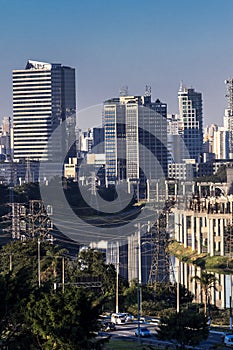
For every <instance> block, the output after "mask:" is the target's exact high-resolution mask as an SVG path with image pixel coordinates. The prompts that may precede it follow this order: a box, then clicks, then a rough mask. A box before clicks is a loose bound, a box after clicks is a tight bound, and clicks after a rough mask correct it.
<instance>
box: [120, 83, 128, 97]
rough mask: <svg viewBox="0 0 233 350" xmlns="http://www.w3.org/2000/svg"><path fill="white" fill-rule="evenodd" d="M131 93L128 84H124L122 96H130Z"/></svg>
mask: <svg viewBox="0 0 233 350" xmlns="http://www.w3.org/2000/svg"><path fill="white" fill-rule="evenodd" d="M128 95H129V88H128V86H127V85H124V86H122V87H121V89H120V96H128Z"/></svg>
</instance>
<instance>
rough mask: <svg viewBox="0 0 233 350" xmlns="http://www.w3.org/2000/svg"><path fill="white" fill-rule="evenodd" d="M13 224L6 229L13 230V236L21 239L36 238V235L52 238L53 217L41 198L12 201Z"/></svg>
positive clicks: (47, 238)
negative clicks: (19, 201)
mask: <svg viewBox="0 0 233 350" xmlns="http://www.w3.org/2000/svg"><path fill="white" fill-rule="evenodd" d="M10 205H11V209H12V210H11V214H10V215H11V225H10V226H9V227H8V228H7V229H6V230H8V231H9V230H11V234H12V238H13V239H19V240H26V239H34V238H36V237H39V238H42V239H46V240H52V235H51V230H52V228H53V225H52V222H51V219H50V217H49V215H48V214H47V211H48V208H47V210H46V209H45V207H44V204H43V202H42V201H41V200H30V201H29V203H28V205H26V204H25V203H15V202H13V203H10Z"/></svg>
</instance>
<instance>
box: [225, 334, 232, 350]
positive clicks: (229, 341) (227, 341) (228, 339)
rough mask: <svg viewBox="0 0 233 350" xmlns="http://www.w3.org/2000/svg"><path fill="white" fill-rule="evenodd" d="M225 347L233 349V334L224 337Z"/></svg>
mask: <svg viewBox="0 0 233 350" xmlns="http://www.w3.org/2000/svg"><path fill="white" fill-rule="evenodd" d="M224 345H225V346H227V347H230V348H233V334H227V335H225V337H224Z"/></svg>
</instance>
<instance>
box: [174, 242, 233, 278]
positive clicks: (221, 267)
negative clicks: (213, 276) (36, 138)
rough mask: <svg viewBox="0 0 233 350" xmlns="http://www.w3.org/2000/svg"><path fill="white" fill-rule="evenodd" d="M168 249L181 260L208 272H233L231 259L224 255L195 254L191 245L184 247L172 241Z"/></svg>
mask: <svg viewBox="0 0 233 350" xmlns="http://www.w3.org/2000/svg"><path fill="white" fill-rule="evenodd" d="M168 251H169V253H170V254H171V255H174V256H175V257H176V258H178V259H179V260H180V261H182V262H187V263H190V264H195V265H197V266H200V267H201V268H203V269H206V270H208V271H210V272H219V273H222V274H230V273H233V259H232V258H229V257H226V256H209V254H206V253H202V254H197V252H196V251H193V250H192V248H191V247H187V248H185V247H184V245H183V244H180V243H178V242H177V241H172V242H171V243H170V244H169V246H168Z"/></svg>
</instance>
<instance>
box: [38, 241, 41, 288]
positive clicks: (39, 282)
mask: <svg viewBox="0 0 233 350" xmlns="http://www.w3.org/2000/svg"><path fill="white" fill-rule="evenodd" d="M37 258H38V286H39V288H40V284H41V281H40V238H38V251H37Z"/></svg>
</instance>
